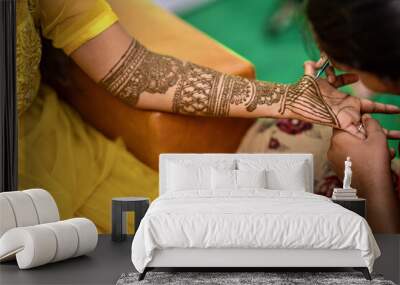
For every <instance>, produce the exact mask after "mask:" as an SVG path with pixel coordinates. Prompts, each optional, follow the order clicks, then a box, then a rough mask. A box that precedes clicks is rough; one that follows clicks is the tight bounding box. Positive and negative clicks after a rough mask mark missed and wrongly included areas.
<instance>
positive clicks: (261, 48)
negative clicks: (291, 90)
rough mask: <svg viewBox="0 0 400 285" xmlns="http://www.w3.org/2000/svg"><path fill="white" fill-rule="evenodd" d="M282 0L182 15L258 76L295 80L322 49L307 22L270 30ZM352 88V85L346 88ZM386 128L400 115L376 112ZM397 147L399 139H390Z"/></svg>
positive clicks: (393, 100)
mask: <svg viewBox="0 0 400 285" xmlns="http://www.w3.org/2000/svg"><path fill="white" fill-rule="evenodd" d="M280 1H282V0H252V1H242V0H218V1H215V2H211V3H209V4H206V5H204V6H201V7H200V8H197V9H194V10H192V11H190V12H186V13H184V14H181V15H180V16H181V17H182V18H183V19H184V20H186V21H187V22H189V23H190V24H192V25H193V26H195V27H197V28H198V29H199V30H201V31H203V32H205V33H206V34H208V35H209V36H210V37H212V38H214V39H215V40H217V41H218V42H220V43H222V44H223V45H225V46H226V47H228V48H229V49H231V50H233V51H234V52H236V53H238V54H239V55H241V56H243V57H245V58H247V59H248V60H249V61H251V62H252V63H253V64H254V65H255V67H256V74H257V79H261V80H267V81H275V82H287V83H289V82H295V81H297V80H298V79H299V78H300V76H301V75H302V74H303V62H304V61H305V60H308V59H313V60H316V59H317V57H318V53H317V52H316V51H315V48H313V47H314V46H315V44H314V43H313V42H312V40H311V37H310V36H309V33H308V32H307V25H306V24H305V22H304V20H301V18H302V17H301V11H299V15H298V17H297V18H298V20H296V21H294V22H293V24H291V25H290V26H289V27H288V28H287V29H286V30H285V31H283V32H282V33H280V34H279V35H278V36H275V37H273V36H270V35H268V33H267V27H268V21H269V19H270V18H271V16H272V15H273V14H274V12H275V11H276V10H277V9H278V8H279V5H280V4H281V2H280ZM345 90H346V91H347V92H351V90H350V89H348V88H347V89H345ZM373 100H376V101H379V102H385V103H390V104H395V105H398V106H400V96H398V95H397V96H396V95H387V94H379V95H375V96H374V98H373ZM374 117H375V118H377V119H378V120H379V121H380V122H381V123H382V124H383V126H384V127H385V128H388V129H397V130H400V115H390V116H389V115H381V114H379V115H374ZM389 143H390V146H391V147H395V149H396V150H397V149H398V148H397V146H398V142H396V141H390V142H389Z"/></svg>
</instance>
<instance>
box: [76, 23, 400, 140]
mask: <svg viewBox="0 0 400 285" xmlns="http://www.w3.org/2000/svg"><path fill="white" fill-rule="evenodd" d="M71 57H72V59H73V60H74V61H75V62H76V63H77V64H78V65H79V66H80V67H81V68H82V69H83V70H84V71H85V72H86V73H87V74H88V75H89V76H90V77H91V78H92V79H93V80H95V81H96V82H99V83H100V84H101V85H103V86H104V88H106V89H107V90H108V91H110V93H111V94H112V95H114V96H116V97H117V98H119V99H121V100H122V101H124V102H126V103H127V104H129V105H131V106H134V107H136V108H142V109H151V110H158V111H165V112H175V113H179V114H187V115H199V116H234V117H275V118H296V119H302V120H307V121H310V122H315V123H319V124H325V125H329V126H332V127H336V128H343V129H345V130H347V131H349V132H350V133H353V134H357V128H356V125H357V123H358V122H359V121H360V114H361V113H362V112H363V108H364V109H365V110H369V109H371V104H373V105H374V106H375V105H376V106H377V108H376V110H377V111H380V112H382V110H383V109H384V108H382V106H385V105H382V104H381V105H379V106H378V105H377V103H374V102H370V101H368V102H367V100H364V102H362V100H361V101H360V100H359V99H355V98H354V97H353V98H352V97H351V96H348V95H346V94H343V93H340V92H338V91H337V90H336V89H335V88H334V87H333V86H332V85H330V84H329V83H328V82H327V81H326V80H321V79H319V80H318V81H315V79H314V77H313V76H312V75H313V74H314V70H313V68H309V66H310V63H308V64H306V65H305V71H306V74H308V75H305V76H303V77H302V78H301V79H300V80H299V82H298V83H296V84H280V83H270V82H263V81H257V80H249V79H245V78H241V77H238V76H230V75H226V74H223V73H220V72H217V71H215V70H212V69H210V68H206V67H201V66H199V65H196V64H193V63H190V62H185V61H181V60H179V59H176V58H174V57H170V56H164V55H161V54H157V53H154V52H151V51H149V50H147V49H146V48H145V47H143V46H142V45H140V44H139V42H137V41H135V40H133V39H132V37H131V36H130V35H129V34H127V33H126V32H125V31H124V29H123V28H122V27H121V25H120V24H119V23H116V24H114V25H113V26H111V27H110V28H108V29H106V30H105V31H104V32H103V33H101V34H100V35H99V36H97V37H95V38H93V39H92V40H90V41H88V42H87V43H85V44H84V45H82V46H81V47H79V48H78V49H77V50H76V51H74V52H73V53H71ZM347 83H352V82H347ZM336 87H338V86H336ZM343 107H349V109H346V108H345V109H343ZM341 108H342V110H345V111H343V112H341V113H340V114H339V113H338V112H339V110H340V109H341ZM386 111H387V112H388V113H396V112H399V110H398V109H388V110H386ZM366 112H368V111H366Z"/></svg>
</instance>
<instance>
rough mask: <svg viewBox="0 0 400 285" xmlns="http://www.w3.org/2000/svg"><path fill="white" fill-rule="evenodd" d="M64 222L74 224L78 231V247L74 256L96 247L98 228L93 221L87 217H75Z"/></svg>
mask: <svg viewBox="0 0 400 285" xmlns="http://www.w3.org/2000/svg"><path fill="white" fill-rule="evenodd" d="M64 222H65V223H69V224H71V225H72V226H74V227H75V229H76V231H77V232H78V238H79V242H78V249H77V251H76V253H75V254H74V257H75V256H79V255H83V254H86V253H88V252H90V251H92V250H94V249H95V248H96V245H97V239H98V236H97V229H96V226H95V225H94V223H93V222H92V221H90V220H88V219H85V218H74V219H69V220H65V221H64Z"/></svg>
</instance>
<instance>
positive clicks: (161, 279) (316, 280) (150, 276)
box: [117, 272, 395, 285]
mask: <svg viewBox="0 0 400 285" xmlns="http://www.w3.org/2000/svg"><path fill="white" fill-rule="evenodd" d="M138 276H139V274H138V273H125V274H122V275H121V277H120V278H119V279H118V281H117V285H136V284H138V285H146V284H157V285H164V284H169V285H185V284H213V285H219V284H221V285H236V284H241V285H242V284H244V285H246V284H252V285H253V284H267V285H278V284H279V285H297V284H318V285H319V284H321V285H322V284H324V285H325V284H326V285H336V284H337V285H339V284H340V285H347V284H355V285H358V284H374V285H375V284H376V285H378V284H379V285H395V283H393V282H392V281H388V280H384V279H383V277H382V276H380V275H372V278H373V280H372V281H368V280H366V279H364V276H363V275H362V274H361V273H360V272H148V273H147V274H146V278H145V279H144V280H142V281H138V280H137V279H138Z"/></svg>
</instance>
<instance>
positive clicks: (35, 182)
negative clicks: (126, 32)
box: [17, 0, 158, 232]
mask: <svg viewBox="0 0 400 285" xmlns="http://www.w3.org/2000/svg"><path fill="white" fill-rule="evenodd" d="M51 3H54V6H52V5H51ZM83 3H85V4H83ZM88 3H91V4H92V5H93V6H91V7H93V11H96V13H98V15H99V17H97V16H96V15H95V14H96V13H94V12H93V11H92V10H91V9H89V7H88V6H87V5H88ZM39 4H40V5H38V3H36V2H32V3H31V2H27V1H26V0H18V2H17V51H18V49H19V52H17V78H18V79H17V94H18V96H22V97H21V98H22V99H21V100H22V101H21V102H23V101H24V103H21V106H23V109H21V110H19V114H20V116H19V134H18V135H19V158H18V159H19V169H18V171H19V189H26V188H34V187H41V188H44V189H46V190H48V191H49V192H50V193H51V194H52V195H53V197H54V198H55V200H56V202H57V205H58V207H59V210H60V214H61V218H63V219H66V218H71V217H73V216H85V217H88V218H89V219H91V220H93V221H94V222H95V223H96V225H97V226H98V227H99V228H100V229H101V230H102V231H104V232H110V220H111V217H110V207H111V198H112V197H120V196H147V197H149V198H151V199H154V198H155V197H156V195H157V192H158V190H157V189H158V175H157V173H156V172H155V171H153V170H151V169H150V168H149V167H147V166H145V165H144V164H142V163H141V162H140V161H138V160H137V159H136V158H134V157H133V156H132V155H131V154H130V153H129V152H128V151H127V150H126V149H125V147H124V145H123V143H122V142H121V141H118V142H112V141H110V140H108V139H107V138H105V137H104V136H103V135H102V134H100V133H99V132H98V131H97V130H95V129H94V128H92V127H91V126H89V125H87V124H86V123H85V122H84V121H82V119H81V118H80V116H79V114H78V113H77V112H76V111H75V110H73V109H72V108H71V107H70V106H69V105H67V104H66V103H64V102H63V101H62V100H59V99H58V97H57V94H56V93H55V92H54V90H53V89H51V88H50V87H48V86H46V85H44V84H40V73H39V67H38V64H39V62H40V56H41V50H40V49H41V46H40V37H39V34H38V31H39V30H38V26H36V27H35V23H40V22H41V25H42V26H43V27H44V28H46V36H47V37H49V38H51V39H52V40H53V43H55V44H57V45H59V46H58V47H62V48H64V50H67V51H68V50H73V49H74V48H77V47H79V46H80V45H81V44H83V43H84V42H85V41H87V40H90V39H91V38H92V37H94V36H96V35H97V34H99V33H101V32H102V31H103V30H105V29H106V28H107V27H109V26H110V25H112V24H113V23H114V21H112V20H110V19H111V18H113V17H114V16H113V15H114V14H113V13H112V11H111V10H109V7H108V5H107V4H106V3H105V2H104V1H102V0H98V1H92V0H84V1H78V0H65V1H58V0H56V1H53V0H51V2H50V1H47V0H46V1H43V0H42V1H40V3H39ZM81 5H82V6H81ZM69 6H73V7H69ZM83 6H84V7H85V8H86V9H78V8H79V7H83ZM60 7H61V8H60ZM101 7H103V8H104V9H103V8H101ZM67 11H71V14H69V15H70V16H71V17H68V16H66V15H68V13H67ZM78 12H79V13H78ZM66 13H67V14H66ZM77 13H78V14H77ZM86 13H87V15H88V19H87V21H86V22H85V21H84V18H85V15H86ZM107 13H109V15H110V16H105V14H107ZM43 15H45V16H43ZM51 15H53V16H52V17H50V16H51ZM43 17H44V19H45V20H44V21H42V19H43ZM72 19H77V22H75V21H73V20H72ZM99 19H103V20H102V21H100V20H99ZM113 19H114V18H113ZM59 23H60V24H59ZM85 23H92V24H93V25H94V26H90V27H88V25H85ZM64 25H66V26H65V27H64ZM85 26H86V27H88V28H87V29H86V30H85V29H83V28H82V27H85ZM43 27H42V28H43ZM71 27H75V28H76V29H77V32H76V34H74V33H73V32H72V28H71ZM32 39H34V41H32ZM28 97H29V99H26V98H28ZM18 100H20V97H18Z"/></svg>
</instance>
